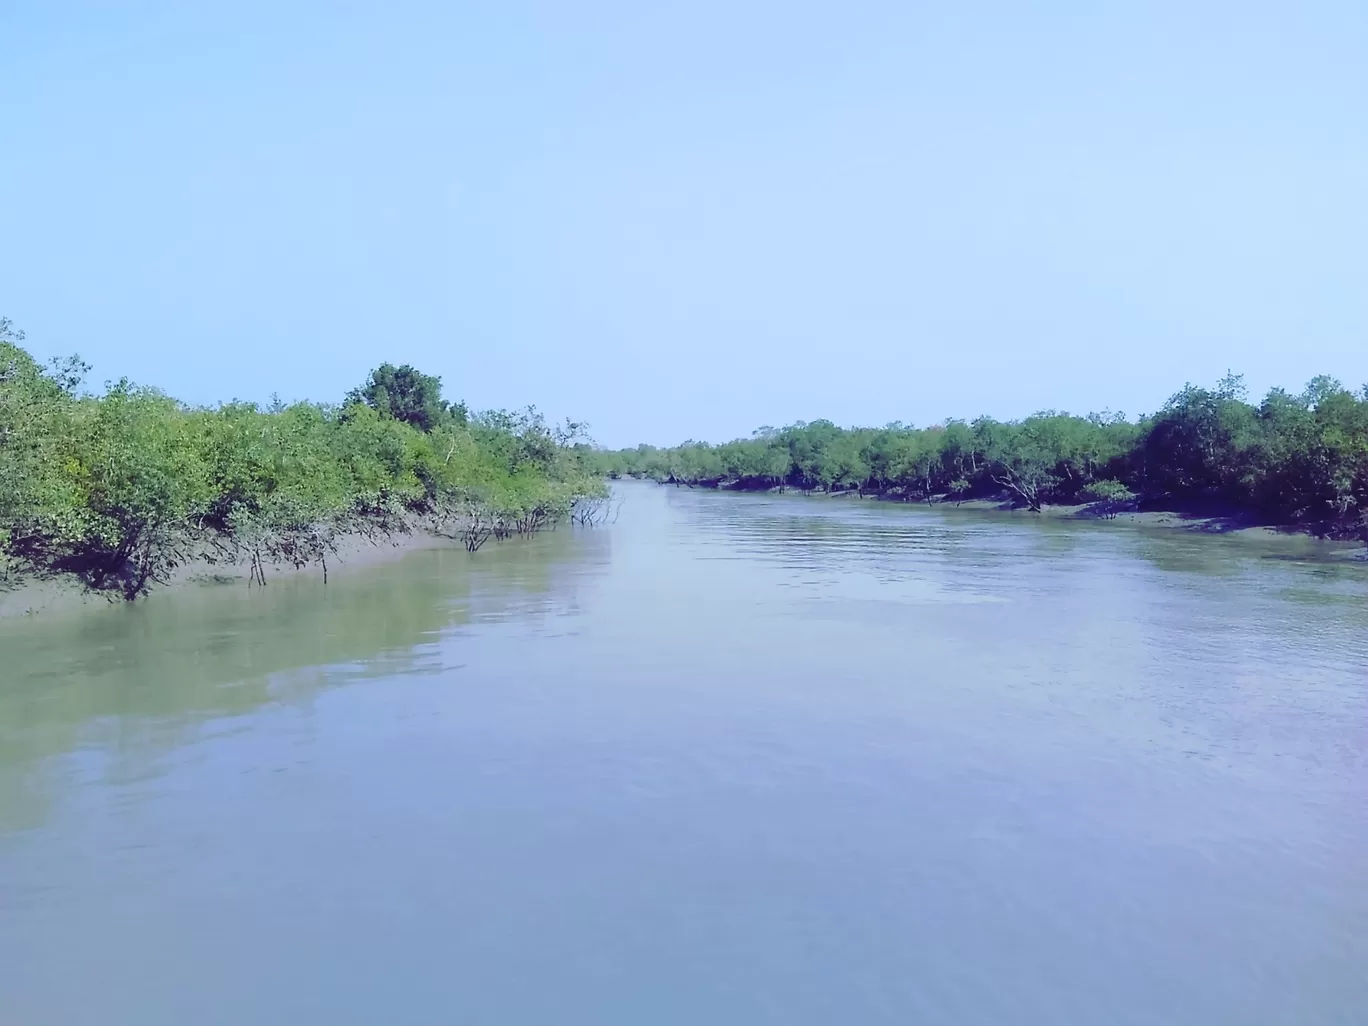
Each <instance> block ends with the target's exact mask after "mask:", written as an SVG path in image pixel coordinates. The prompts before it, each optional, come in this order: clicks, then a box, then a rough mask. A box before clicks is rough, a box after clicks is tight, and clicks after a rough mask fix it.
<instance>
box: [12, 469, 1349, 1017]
mask: <svg viewBox="0 0 1368 1026" xmlns="http://www.w3.org/2000/svg"><path fill="white" fill-rule="evenodd" d="M624 492H625V494H626V500H627V501H626V506H625V508H624V510H623V514H622V517H621V519H620V521H619V522H618V523H617V524H616V525H615V526H613V527H611V528H608V529H600V530H595V531H581V532H571V531H567V530H562V531H559V532H557V533H555V534H553V535H547V536H544V537H541V538H538V539H535V540H534V541H532V542H530V543H517V544H508V545H505V546H503V547H500V548H493V547H491V548H490V549H488V550H486V551H485V552H482V553H480V554H479V555H478V556H477V557H476V558H475V559H473V560H472V559H470V558H469V557H467V556H466V554H465V553H464V552H460V551H453V550H443V551H435V552H420V553H415V554H412V555H411V556H408V557H406V558H405V559H404V560H402V561H401V562H396V563H391V564H389V565H384V566H379V567H371V568H366V569H362V568H356V569H353V570H349V571H344V572H342V573H339V574H335V576H334V580H333V582H332V583H331V584H330V585H328V586H327V587H326V588H325V587H324V586H323V585H322V584H321V583H319V582H315V581H297V582H292V583H283V582H280V583H277V584H275V585H273V586H271V587H269V588H267V589H266V590H265V592H253V593H249V592H248V591H247V590H246V589H245V588H240V587H227V588H225V587H218V588H203V589H197V590H194V591H191V592H188V593H186V592H182V593H180V594H177V595H174V596H173V595H170V594H164V595H161V596H157V597H154V598H153V599H152V600H151V601H148V602H146V603H144V604H142V605H140V606H138V607H136V608H132V609H125V608H114V609H95V610H93V611H92V612H90V613H89V614H81V615H79V616H77V617H74V618H72V619H68V620H64V621H51V622H44V621H41V620H40V621H32V622H21V623H11V624H8V625H5V626H3V627H0V1023H4V1024H6V1026H9V1024H15V1026H46V1024H54V1026H55V1024H61V1026H77V1024H87V1023H88V1024H100V1026H109V1024H114V1026H135V1024H136V1026H161V1024H166V1026H172V1024H174V1026H183V1024H186V1023H195V1024H234V1026H237V1024H251V1026H271V1024H281V1026H285V1024H288V1026H300V1024H308V1023H319V1024H328V1026H333V1024H358V1026H359V1024H365V1026H373V1024H377V1023H384V1024H401V1026H407V1024H419V1023H421V1024H429V1023H430V1024H451V1023H460V1024H498V1026H522V1024H547V1026H567V1024H581V1023H582V1024H594V1026H603V1024H609V1026H615V1024H623V1026H628V1024H630V1026H645V1024H652V1026H659V1024H688V1026H698V1024H740V1026H760V1024H776V1026H798V1024H809V1023H810V1024H840V1026H846V1024H861V1026H862V1024H878V1023H888V1024H895V1023H896V1024H899V1026H905V1024H908V1023H923V1022H924V1023H937V1024H942V1023H965V1024H975V1026H976V1024H999V1023H1040V1024H1055V1023H1059V1024H1075V1023H1078V1024H1083V1023H1087V1024H1092V1023H1099V1024H1101V1023H1108V1024H1132V1023H1133V1024H1137V1026H1141V1024H1143V1026H1155V1024H1188V1023H1192V1024H1203V1026H1211V1024H1239V1026H1251V1024H1264V1023H1267V1024H1280V1026H1281V1024H1293V1023H1295V1024H1300V1026H1309V1024H1319V1023H1345V1024H1355V1026H1361V1024H1363V1023H1364V1022H1368V756H1365V750H1366V748H1368V572H1366V571H1365V570H1364V569H1361V568H1350V567H1343V566H1334V565H1328V564H1324V563H1317V562H1315V561H1312V560H1308V559H1303V558H1300V557H1298V555H1297V552H1298V550H1297V547H1296V546H1294V545H1292V544H1291V543H1288V545H1287V546H1286V547H1284V548H1278V549H1274V548H1270V547H1268V546H1265V545H1260V544H1254V543H1251V542H1248V541H1242V540H1238V539H1223V538H1191V537H1187V536H1183V535H1178V534H1175V533H1173V532H1154V533H1144V532H1141V531H1138V530H1134V529H1126V528H1117V527H1115V526H1109V525H1099V524H1042V523H1033V522H1027V521H1025V520H1012V521H1010V522H1008V521H1004V520H1002V519H998V518H985V517H982V516H975V515H971V514H956V513H954V512H945V513H936V512H930V511H925V510H917V509H907V508H900V507H890V506H887V505H883V504H874V503H866V504H863V505H861V504H854V503H843V502H836V501H822V500H804V499H802V498H788V497H747V496H735V495H715V494H703V493H696V492H688V491H676V490H673V489H661V488H655V487H654V486H647V485H641V486H627V487H626V488H625V489H624Z"/></svg>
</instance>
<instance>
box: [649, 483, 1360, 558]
mask: <svg viewBox="0 0 1368 1026" xmlns="http://www.w3.org/2000/svg"><path fill="white" fill-rule="evenodd" d="M659 483H660V484H661V485H662V487H681V488H688V487H690V486H689V485H687V484H682V483H681V484H679V485H674V484H672V483H668V482H659ZM692 487H695V488H699V489H708V490H712V491H721V492H727V491H735V492H738V493H741V494H756V493H764V494H773V495H780V494H782V495H792V496H795V497H798V498H802V499H811V500H814V501H818V502H823V501H848V502H883V503H891V504H897V505H905V506H912V507H917V508H920V509H929V510H935V511H941V512H954V513H964V514H968V515H975V514H977V515H982V516H985V517H1018V518H1021V517H1024V518H1041V519H1046V520H1065V521H1079V522H1088V523H1096V524H1103V525H1108V526H1117V527H1130V528H1136V529H1146V530H1163V531H1183V532H1186V533H1189V534H1200V535H1220V536H1222V537H1235V538H1240V539H1244V540H1249V541H1265V542H1269V543H1280V544H1278V545H1277V547H1280V548H1284V549H1294V550H1298V551H1301V552H1304V553H1307V554H1310V555H1314V556H1315V557H1317V558H1325V559H1337V560H1350V561H1359V562H1364V563H1368V546H1365V545H1364V543H1363V542H1361V541H1358V540H1353V539H1336V538H1326V537H1321V536H1318V535H1317V533H1316V532H1315V531H1314V530H1313V529H1312V528H1311V527H1310V526H1309V525H1302V524H1271V523H1267V522H1265V521H1261V520H1259V519H1258V518H1257V517H1255V516H1254V515H1253V514H1251V513H1249V512H1248V511H1246V510H1240V509H1236V508H1233V507H1229V506H1219V505H1216V504H1210V503H1207V504H1195V503H1194V504H1189V505H1187V506H1182V507H1177V506H1175V508H1157V507H1156V508H1150V509H1141V508H1137V506H1136V504H1135V503H1125V504H1118V503H1110V502H1091V503H1077V504H1072V505H1065V504H1060V505H1049V504H1046V505H1043V506H1042V507H1041V509H1040V510H1031V509H1028V508H1027V507H1026V506H1024V505H1022V504H1020V503H1014V502H1012V501H1011V500H1010V499H1008V498H1007V497H1005V496H1002V497H996V498H979V499H956V498H954V497H953V496H949V495H933V496H932V497H931V499H930V500H929V501H927V500H926V499H920V498H911V497H908V496H905V495H903V494H900V493H897V492H881V493H874V492H870V491H861V490H857V489H846V490H841V489H836V490H832V491H821V490H812V491H804V490H802V489H795V488H789V487H785V488H778V487H775V488H767V489H753V488H730V487H728V486H727V485H725V484H723V485H695V486H692Z"/></svg>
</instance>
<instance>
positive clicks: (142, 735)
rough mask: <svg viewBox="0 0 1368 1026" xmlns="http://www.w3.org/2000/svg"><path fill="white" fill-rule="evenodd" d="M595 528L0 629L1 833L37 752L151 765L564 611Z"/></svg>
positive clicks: (41, 796)
mask: <svg viewBox="0 0 1368 1026" xmlns="http://www.w3.org/2000/svg"><path fill="white" fill-rule="evenodd" d="M610 543H611V542H610V536H609V535H608V534H607V533H606V532H592V531H582V532H579V533H572V532H570V531H556V532H554V533H551V534H546V535H542V536H540V537H538V538H534V539H531V540H529V541H519V542H518V543H516V544H509V545H503V546H498V547H492V548H491V550H490V552H489V553H487V554H486V553H482V554H481V559H480V561H479V562H478V563H476V562H474V561H472V560H470V559H469V558H468V556H467V554H466V553H465V551H464V550H461V549H457V548H455V547H434V548H428V549H419V550H417V551H414V552H410V553H407V554H406V555H404V556H403V557H402V560H400V561H395V562H388V563H386V562H382V563H380V564H379V565H369V566H365V567H363V568H359V569H357V570H355V571H350V572H349V571H348V569H347V568H346V567H343V568H342V569H341V571H340V572H338V573H336V574H334V577H333V580H332V582H331V583H330V584H328V585H327V586H326V587H325V586H323V585H322V584H321V582H319V581H317V580H314V579H291V578H288V577H283V578H280V579H279V580H278V581H276V582H275V583H272V584H270V585H269V586H268V587H266V588H264V589H248V588H246V587H243V586H241V585H232V586H228V585H209V586H203V587H195V586H192V587H190V588H188V589H186V590H181V591H176V592H171V593H167V592H163V593H161V594H158V595H155V596H154V597H153V598H152V599H151V600H149V601H147V602H144V603H141V604H138V605H134V606H124V605H115V606H111V607H109V608H104V607H99V606H96V607H94V608H91V609H84V610H82V611H81V612H80V613H78V614H73V615H72V616H70V617H67V618H61V617H59V618H56V619H52V618H49V619H47V620H44V619H37V620H25V621H11V622H9V623H4V624H0V652H3V656H4V665H5V676H4V678H3V679H4V681H5V683H4V684H3V685H0V830H3V829H5V828H6V827H7V826H13V825H16V824H29V825H32V824H34V823H36V822H38V821H40V818H41V815H42V812H43V810H44V809H45V808H46V804H47V802H46V799H47V795H48V788H49V786H50V782H49V781H48V779H47V775H46V774H45V773H44V772H43V765H42V762H43V760H44V759H45V758H46V757H48V756H52V755H57V754H61V753H64V752H71V751H75V750H77V749H82V750H85V751H86V752H87V753H89V752H90V751H92V750H97V751H98V752H99V753H100V756H101V758H100V762H101V764H102V766H103V767H104V772H105V773H107V775H108V777H109V779H110V780H114V781H116V780H120V779H130V778H132V777H134V776H137V775H138V774H141V773H144V772H148V769H147V767H150V766H155V765H156V764H157V760H158V758H159V756H160V755H162V754H163V753H165V752H167V751H169V750H171V749H173V748H175V747H176V746H177V745H180V744H183V743H185V742H187V741H191V740H193V739H194V738H195V737H196V736H198V734H199V732H200V731H201V729H202V727H203V724H204V722H205V721H206V720H211V719H213V718H216V717H233V716H242V715H245V714H248V713H250V712H251V711H252V710H254V709H258V708H260V707H261V706H263V705H266V704H267V703H270V702H274V701H281V700H285V699H288V700H289V701H292V702H295V703H301V702H307V701H308V699H309V696H310V695H311V693H312V692H314V691H316V690H318V689H320V688H323V687H327V686H329V685H330V684H341V683H346V682H348V681H353V680H364V679H369V678H374V677H384V676H388V675H395V674H405V673H413V672H421V671H422V669H423V667H424V666H428V667H440V665H441V663H440V660H437V661H436V662H434V655H433V652H432V642H433V640H434V639H435V638H437V637H439V636H441V635H442V634H443V633H446V632H449V631H451V630H454V629H457V628H459V627H461V626H463V625H468V624H472V623H477V624H478V623H488V622H492V621H497V620H499V619H503V618H507V617H535V616H539V615H543V614H545V613H546V612H547V611H548V610H551V609H554V608H558V607H564V609H565V610H567V611H573V610H574V608H575V602H576V587H577V582H578V581H579V580H580V579H581V578H582V577H583V576H584V575H585V574H591V573H593V572H594V571H595V569H596V568H598V567H601V566H603V565H605V563H606V561H607V559H608V553H609V548H608V547H609V545H610Z"/></svg>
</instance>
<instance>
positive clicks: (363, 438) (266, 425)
mask: <svg viewBox="0 0 1368 1026" xmlns="http://www.w3.org/2000/svg"><path fill="white" fill-rule="evenodd" d="M20 341H22V335H21V334H20V333H18V332H15V331H13V329H12V328H11V326H10V325H9V322H8V321H3V322H0V553H3V555H4V557H5V560H6V563H5V567H4V572H5V574H6V575H7V576H8V577H10V578H11V579H12V578H13V576H14V575H15V574H23V573H37V574H56V573H66V574H71V575H74V576H76V577H77V578H79V579H80V580H81V581H83V582H84V583H85V584H86V585H87V586H88V587H90V588H93V589H97V590H105V591H109V592H111V593H118V594H122V595H123V596H124V597H126V598H130V599H131V598H134V597H136V596H138V595H140V594H143V593H145V592H146V591H147V590H148V588H149V587H151V586H152V585H153V584H155V583H157V582H162V581H165V580H167V579H168V578H169V576H170V575H171V574H172V573H173V572H174V571H175V570H176V568H177V567H179V566H181V565H182V564H184V563H186V562H188V561H191V560H205V561H210V562H213V561H218V560H229V561H237V560H245V561H246V562H247V563H248V565H249V566H250V568H251V574H252V578H253V579H254V580H255V581H257V582H258V583H260V584H265V583H266V568H267V567H268V566H270V565H272V564H280V563H286V564H291V565H294V566H296V567H299V566H304V565H306V564H312V563H319V564H322V566H323V569H324V573H325V575H326V572H327V559H328V557H329V556H330V555H332V554H334V553H335V552H336V551H337V546H338V543H339V541H340V539H342V538H343V537H344V536H347V535H357V534H360V535H367V536H372V537H376V536H383V535H389V534H393V533H396V532H406V531H410V530H413V529H415V528H425V529H435V530H441V531H445V532H447V533H452V534H456V535H460V536H462V537H464V536H465V533H466V532H468V531H469V530H470V529H471V528H472V526H476V527H477V533H483V532H486V531H487V532H488V534H487V536H488V537H500V538H502V537H508V536H509V535H512V534H518V533H522V534H528V533H531V532H533V531H536V530H538V529H540V528H542V527H544V526H546V525H547V524H550V523H552V522H554V521H556V520H559V519H561V518H564V517H566V516H567V515H568V514H569V512H570V510H571V508H572V506H574V504H575V503H576V502H577V501H579V500H582V499H587V498H594V497H600V496H602V495H603V494H604V485H603V483H602V480H601V479H600V477H599V476H598V471H597V468H595V467H593V466H591V465H590V462H591V457H592V450H591V449H590V448H589V447H588V446H587V444H585V442H584V440H583V439H582V438H581V437H580V433H581V426H580V425H576V424H567V425H565V426H564V427H563V428H558V429H552V428H550V427H548V426H547V425H546V423H545V422H544V421H543V419H542V418H541V417H540V416H539V415H537V414H536V411H534V410H528V411H524V412H522V413H517V414H509V413H503V412H494V413H488V414H483V415H481V416H480V417H477V418H474V420H473V421H472V420H469V419H468V418H467V417H466V415H465V409H464V407H463V406H459V405H458V406H451V405H448V404H447V403H446V402H444V401H443V400H442V398H441V394H440V391H439V390H438V387H439V382H438V379H437V378H435V377H431V376H429V375H424V374H420V373H419V372H417V371H414V370H413V369H412V368H408V367H402V368H397V369H396V368H393V367H390V366H389V365H385V366H382V367H381V368H379V369H378V370H377V371H376V372H375V373H374V374H372V376H371V381H370V384H371V386H374V387H373V388H372V389H371V391H369V392H365V391H364V390H358V393H357V396H359V398H360V401H358V402H352V403H350V404H349V405H347V406H346V407H343V408H341V409H339V408H337V407H331V406H323V405H316V404H312V403H296V404H294V405H291V406H286V405H283V404H280V403H273V404H272V406H271V407H269V408H267V409H262V408H259V407H258V406H256V405H255V404H251V403H242V402H233V403H227V404H225V405H222V406H219V407H216V408H213V409H193V408H189V407H186V406H184V405H182V404H180V403H178V402H176V401H175V400H173V399H171V398H169V397H167V396H165V395H163V394H162V393H160V392H158V391H156V390H154V389H149V388H142V387H138V386H134V385H132V384H130V383H129V382H127V381H120V382H119V383H117V384H115V385H112V386H110V387H109V388H108V389H107V390H106V391H105V393H104V394H103V395H100V396H91V395H79V394H77V389H78V388H79V387H80V383H81V380H82V378H83V375H84V370H85V367H84V364H82V363H81V362H80V360H79V359H78V358H74V357H73V358H72V359H70V360H66V361H56V362H54V364H53V365H52V367H51V368H50V369H47V370H45V369H44V368H42V367H40V366H38V364H36V363H35V361H34V360H33V359H32V358H31V357H30V356H29V355H28V353H26V352H25V351H24V350H23V349H21V348H20V347H19V345H18V343H19V342H20ZM357 396H354V397H353V398H356V397H357ZM476 547H478V546H476Z"/></svg>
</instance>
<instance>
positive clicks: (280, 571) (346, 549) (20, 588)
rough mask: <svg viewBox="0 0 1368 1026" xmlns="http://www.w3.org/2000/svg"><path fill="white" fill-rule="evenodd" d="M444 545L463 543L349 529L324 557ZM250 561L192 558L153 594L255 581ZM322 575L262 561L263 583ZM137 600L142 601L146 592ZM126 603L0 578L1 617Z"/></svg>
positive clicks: (390, 554)
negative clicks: (374, 536) (371, 535)
mask: <svg viewBox="0 0 1368 1026" xmlns="http://www.w3.org/2000/svg"><path fill="white" fill-rule="evenodd" d="M444 548H462V549H463V548H464V546H462V544H461V542H460V541H459V540H456V539H453V538H449V537H446V536H445V535H440V534H434V533H432V532H430V531H423V530H417V531H414V532H412V533H411V534H401V535H393V536H391V537H390V538H388V539H385V540H383V541H370V540H369V539H367V538H364V537H362V536H359V535H350V536H347V537H346V538H343V539H341V540H340V541H339V543H338V546H337V551H336V552H335V553H334V554H332V555H331V556H330V557H329V559H328V576H329V577H337V576H341V575H344V574H346V573H348V572H350V571H353V570H358V569H362V568H364V567H369V566H374V565H376V564H379V563H385V562H389V561H391V560H397V559H401V558H402V557H404V556H406V555H408V554H409V553H411V552H417V551H421V550H424V549H444ZM249 566H250V563H249V560H247V559H242V560H239V561H236V562H233V563H209V562H206V561H204V560H194V561H192V562H189V563H186V564H185V565H184V566H181V567H179V568H178V569H177V570H176V571H175V573H174V574H172V576H171V579H170V580H169V581H167V582H165V583H164V584H159V585H158V586H157V588H156V592H155V594H158V595H160V594H162V593H175V592H178V591H182V590H184V589H186V588H220V587H222V588H227V587H241V588H246V587H259V585H253V584H250V582H249V577H248V575H249V572H250V571H249ZM323 576H324V574H323V568H322V567H321V566H320V565H318V564H316V563H311V564H309V565H307V566H303V567H299V568H296V567H293V566H291V565H290V564H288V563H268V564H267V565H266V582H267V586H269V585H270V584H272V583H274V582H276V581H284V580H301V579H302V580H309V579H317V580H322V579H323ZM138 601H139V602H142V601H146V598H142V599H139V600H138ZM126 604H127V602H126V601H125V600H124V598H123V597H122V596H121V595H120V594H119V593H118V592H103V591H90V590H88V589H87V588H85V587H84V586H83V585H82V584H81V583H80V582H78V581H77V580H75V579H74V578H71V577H65V576H54V577H47V578H29V579H27V580H24V581H22V582H20V583H17V584H15V585H14V586H12V587H6V586H5V585H4V584H2V583H0V622H8V621H11V620H22V619H28V618H32V617H39V616H41V617H45V618H46V617H50V616H62V615H66V614H69V613H75V612H77V611H79V610H81V609H83V608H86V607H91V606H104V605H115V606H122V605H126Z"/></svg>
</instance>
